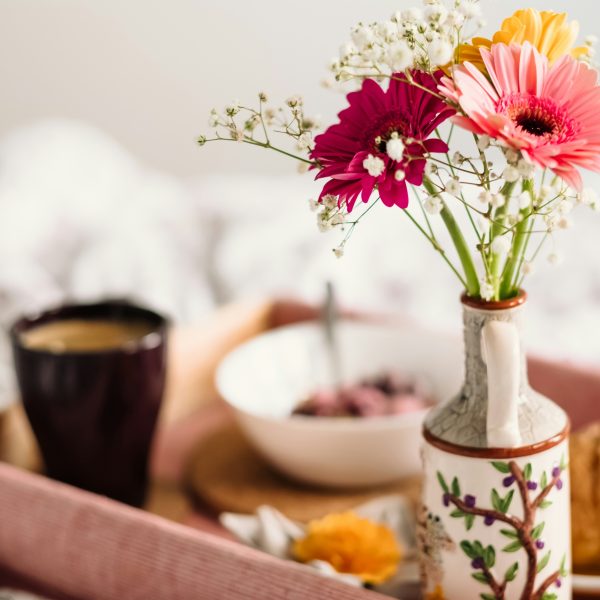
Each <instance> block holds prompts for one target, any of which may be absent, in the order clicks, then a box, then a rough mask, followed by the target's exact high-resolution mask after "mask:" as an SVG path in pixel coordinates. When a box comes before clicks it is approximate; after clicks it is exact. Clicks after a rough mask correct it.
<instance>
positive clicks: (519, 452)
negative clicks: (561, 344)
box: [418, 293, 571, 600]
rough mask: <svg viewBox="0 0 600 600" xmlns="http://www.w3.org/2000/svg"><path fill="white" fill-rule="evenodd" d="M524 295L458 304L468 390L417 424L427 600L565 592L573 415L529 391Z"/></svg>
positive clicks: (548, 599) (524, 598)
mask: <svg viewBox="0 0 600 600" xmlns="http://www.w3.org/2000/svg"><path fill="white" fill-rule="evenodd" d="M525 300H526V295H525V293H521V294H519V296H518V297H516V298H514V299H511V300H506V301H500V302H488V303H486V302H482V301H478V300H473V299H471V298H468V297H463V299H462V303H463V312H464V338H465V359H466V360H465V365H466V370H465V382H464V386H463V388H462V390H461V391H460V392H459V394H458V395H457V396H456V397H454V398H452V399H451V400H450V401H449V402H447V403H445V404H443V405H441V406H439V407H438V408H436V409H434V410H433V411H432V412H431V413H430V414H429V415H428V418H427V419H426V422H425V425H424V429H423V435H424V447H423V460H424V469H425V483H424V490H423V507H422V512H421V515H420V518H419V527H418V541H419V546H420V553H421V575H422V581H423V591H424V594H423V595H424V598H425V600H432V599H439V600H441V599H446V600H467V599H468V600H471V599H477V598H481V599H483V600H500V599H507V600H562V599H564V600H567V599H570V598H571V580H570V569H571V554H570V552H571V550H570V546H571V540H570V502H569V473H568V468H567V465H568V433H569V421H568V418H567V416H566V414H565V413H564V411H563V410H562V409H561V408H559V407H558V406H557V405H556V404H554V403H553V402H552V401H551V400H549V399H548V398H545V397H544V396H542V395H541V394H538V393H537V392H535V391H534V390H532V389H531V387H530V386H529V382H528V379H527V365H526V359H525V353H524V351H523V346H522V344H521V318H522V312H523V308H524V304H525Z"/></svg>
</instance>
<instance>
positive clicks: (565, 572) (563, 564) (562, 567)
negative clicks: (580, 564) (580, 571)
mask: <svg viewBox="0 0 600 600" xmlns="http://www.w3.org/2000/svg"><path fill="white" fill-rule="evenodd" d="M566 564H567V556H566V555H563V557H562V560H561V561H560V569H559V572H560V576H561V577H566V576H567V575H568V574H569V571H568V570H567V567H566Z"/></svg>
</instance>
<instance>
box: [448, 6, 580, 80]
mask: <svg viewBox="0 0 600 600" xmlns="http://www.w3.org/2000/svg"><path fill="white" fill-rule="evenodd" d="M578 33H579V23H577V21H571V22H570V23H568V22H567V15H566V13H555V12H553V11H550V10H544V11H541V12H540V11H539V10H536V9H535V8H525V9H521V10H518V11H517V12H515V14H514V15H512V17H508V19H504V21H503V22H502V27H501V28H500V31H497V32H496V33H495V34H494V37H493V38H492V39H491V40H489V39H487V38H482V37H476V38H473V40H472V41H471V43H470V44H462V45H461V46H460V47H459V48H458V56H457V61H456V62H459V63H462V62H467V61H468V62H471V63H473V64H474V65H476V66H477V68H478V69H480V70H481V71H484V72H485V66H484V64H483V61H482V59H481V53H480V52H479V50H480V48H487V49H488V50H489V48H490V47H491V46H492V44H523V43H524V42H530V43H531V44H532V45H533V46H535V47H536V48H537V49H538V51H539V52H540V53H541V54H545V55H546V56H547V57H548V59H549V61H550V64H552V63H553V62H555V61H556V60H557V59H559V58H560V57H561V56H564V55H565V54H570V55H571V56H573V57H574V58H580V57H582V56H585V55H586V54H587V53H588V48H586V47H585V46H579V47H577V48H574V47H573V44H574V43H575V40H576V39H577V34H578Z"/></svg>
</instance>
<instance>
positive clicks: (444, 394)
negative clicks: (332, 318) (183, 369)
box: [217, 321, 463, 487]
mask: <svg viewBox="0 0 600 600" xmlns="http://www.w3.org/2000/svg"><path fill="white" fill-rule="evenodd" d="M338 335H339V342H340V349H341V355H342V356H341V359H342V360H341V362H342V369H343V373H342V377H343V380H344V381H348V382H354V381H357V380H359V379H361V378H363V377H365V376H370V375H375V374H377V373H381V372H382V371H387V370H391V371H397V372H399V373H406V374H409V375H415V376H417V377H419V378H423V379H424V380H425V381H427V382H428V384H429V385H430V386H431V391H432V395H433V397H434V398H435V399H436V400H438V401H443V400H445V399H447V398H449V397H450V396H451V395H452V394H454V393H455V392H456V391H457V390H458V389H459V386H460V383H461V381H462V373H463V366H462V352H461V348H460V343H459V342H458V340H457V339H456V338H454V337H450V336H444V335H440V334H438V333H433V332H431V331H427V330H423V329H419V328H413V327H407V326H403V327H397V326H390V325H389V324H385V325H384V324H373V323H364V322H362V323H361V322H353V321H344V322H342V323H340V325H339V331H338ZM327 365H328V362H327V357H326V351H325V345H324V338H323V333H322V331H321V329H320V326H319V325H318V324H316V323H307V324H299V325H291V326H287V327H282V328H280V329H276V330H273V331H271V332H268V333H265V334H263V335H260V336H258V337H256V338H254V339H252V340H250V341H249V342H246V343H245V344H243V345H241V346H239V347H237V348H236V349H235V350H234V351H233V352H231V353H230V354H229V355H227V356H226V357H225V359H224V360H223V362H222V363H221V364H220V366H219V368H218V370H217V388H218V390H219V393H220V394H221V396H222V397H223V399H224V400H225V401H226V402H227V403H228V404H229V405H230V406H231V407H232V408H233V410H234V413H235V415H236V418H237V421H238V423H239V425H240V426H241V428H242V430H243V431H244V433H245V434H246V436H247V437H248V439H249V440H250V441H251V443H252V444H253V445H254V447H255V448H256V449H257V450H258V451H259V452H260V454H261V455H262V456H263V457H264V458H265V459H266V460H267V461H268V462H269V463H271V465H273V466H274V467H276V468H277V469H278V470H280V471H281V472H283V473H285V474H286V475H288V476H290V477H292V478H294V479H297V480H300V481H304V482H307V483H312V484H317V485H324V486H331V487H358V486H368V485H377V484H383V483H387V482H391V481H394V480H396V479H399V478H402V477H406V476H409V475H413V474H415V473H417V472H418V471H419V470H420V456H419V452H420V432H421V426H422V423H423V418H424V416H425V413H426V411H425V410H423V411H419V412H413V413H409V414H405V415H394V416H386V417H371V418H357V419H352V418H348V419H344V418H326V417H299V416H294V417H292V416H291V412H292V410H293V408H294V406H295V405H296V404H297V403H298V402H299V401H301V400H302V399H303V398H306V397H307V395H308V394H310V393H311V392H313V391H314V390H315V389H317V388H320V387H322V386H326V385H328V384H330V383H331V380H330V372H329V369H328V367H327Z"/></svg>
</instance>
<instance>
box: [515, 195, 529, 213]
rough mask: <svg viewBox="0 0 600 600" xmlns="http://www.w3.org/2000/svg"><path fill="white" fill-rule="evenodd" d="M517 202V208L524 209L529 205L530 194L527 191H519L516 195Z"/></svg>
mask: <svg viewBox="0 0 600 600" xmlns="http://www.w3.org/2000/svg"><path fill="white" fill-rule="evenodd" d="M517 202H518V203H519V209H520V210H525V209H526V208H529V207H530V206H531V195H530V194H529V192H521V193H520V194H519V195H518V196H517Z"/></svg>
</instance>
